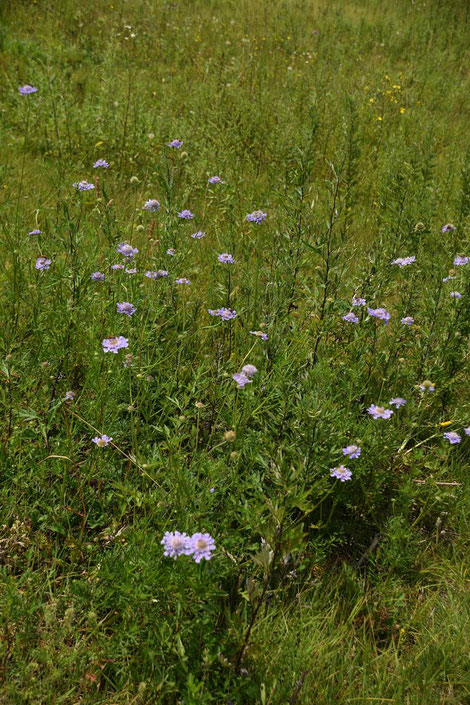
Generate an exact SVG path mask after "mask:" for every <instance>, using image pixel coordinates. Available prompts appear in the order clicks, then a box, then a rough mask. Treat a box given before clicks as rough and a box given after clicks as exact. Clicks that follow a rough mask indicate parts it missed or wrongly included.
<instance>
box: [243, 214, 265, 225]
mask: <svg viewBox="0 0 470 705" xmlns="http://www.w3.org/2000/svg"><path fill="white" fill-rule="evenodd" d="M267 217H268V214H267V213H263V211H253V213H249V214H248V215H247V216H246V219H247V220H248V221H249V222H250V223H256V224H257V225H261V223H263V222H264V221H265V220H266V218H267Z"/></svg>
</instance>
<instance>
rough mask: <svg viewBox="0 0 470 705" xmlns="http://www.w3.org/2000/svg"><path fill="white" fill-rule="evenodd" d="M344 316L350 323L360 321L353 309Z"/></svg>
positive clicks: (344, 319)
mask: <svg viewBox="0 0 470 705" xmlns="http://www.w3.org/2000/svg"><path fill="white" fill-rule="evenodd" d="M342 318H343V321H347V322H348V323H359V318H358V317H357V316H356V314H355V313H353V312H352V311H350V312H349V313H347V314H346V315H345V316H343V317H342Z"/></svg>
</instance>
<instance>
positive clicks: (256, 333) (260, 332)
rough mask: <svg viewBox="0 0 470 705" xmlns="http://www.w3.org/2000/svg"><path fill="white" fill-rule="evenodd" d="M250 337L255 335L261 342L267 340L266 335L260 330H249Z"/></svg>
mask: <svg viewBox="0 0 470 705" xmlns="http://www.w3.org/2000/svg"><path fill="white" fill-rule="evenodd" d="M250 333H251V335H256V337H257V338H261V340H267V339H268V334H267V333H263V331H262V330H250Z"/></svg>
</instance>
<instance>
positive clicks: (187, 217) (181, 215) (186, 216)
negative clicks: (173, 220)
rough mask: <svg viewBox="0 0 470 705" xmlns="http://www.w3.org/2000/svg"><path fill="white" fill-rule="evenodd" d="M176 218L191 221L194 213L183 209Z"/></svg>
mask: <svg viewBox="0 0 470 705" xmlns="http://www.w3.org/2000/svg"><path fill="white" fill-rule="evenodd" d="M178 218H183V219H184V220H191V219H192V218H194V213H191V211H188V210H187V209H184V210H182V211H180V213H178Z"/></svg>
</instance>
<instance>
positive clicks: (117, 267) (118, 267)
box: [111, 264, 124, 269]
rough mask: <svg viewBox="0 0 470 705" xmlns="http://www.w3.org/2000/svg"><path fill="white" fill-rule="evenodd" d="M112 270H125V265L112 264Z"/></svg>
mask: <svg viewBox="0 0 470 705" xmlns="http://www.w3.org/2000/svg"><path fill="white" fill-rule="evenodd" d="M111 269H124V265H123V264H112V265H111Z"/></svg>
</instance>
